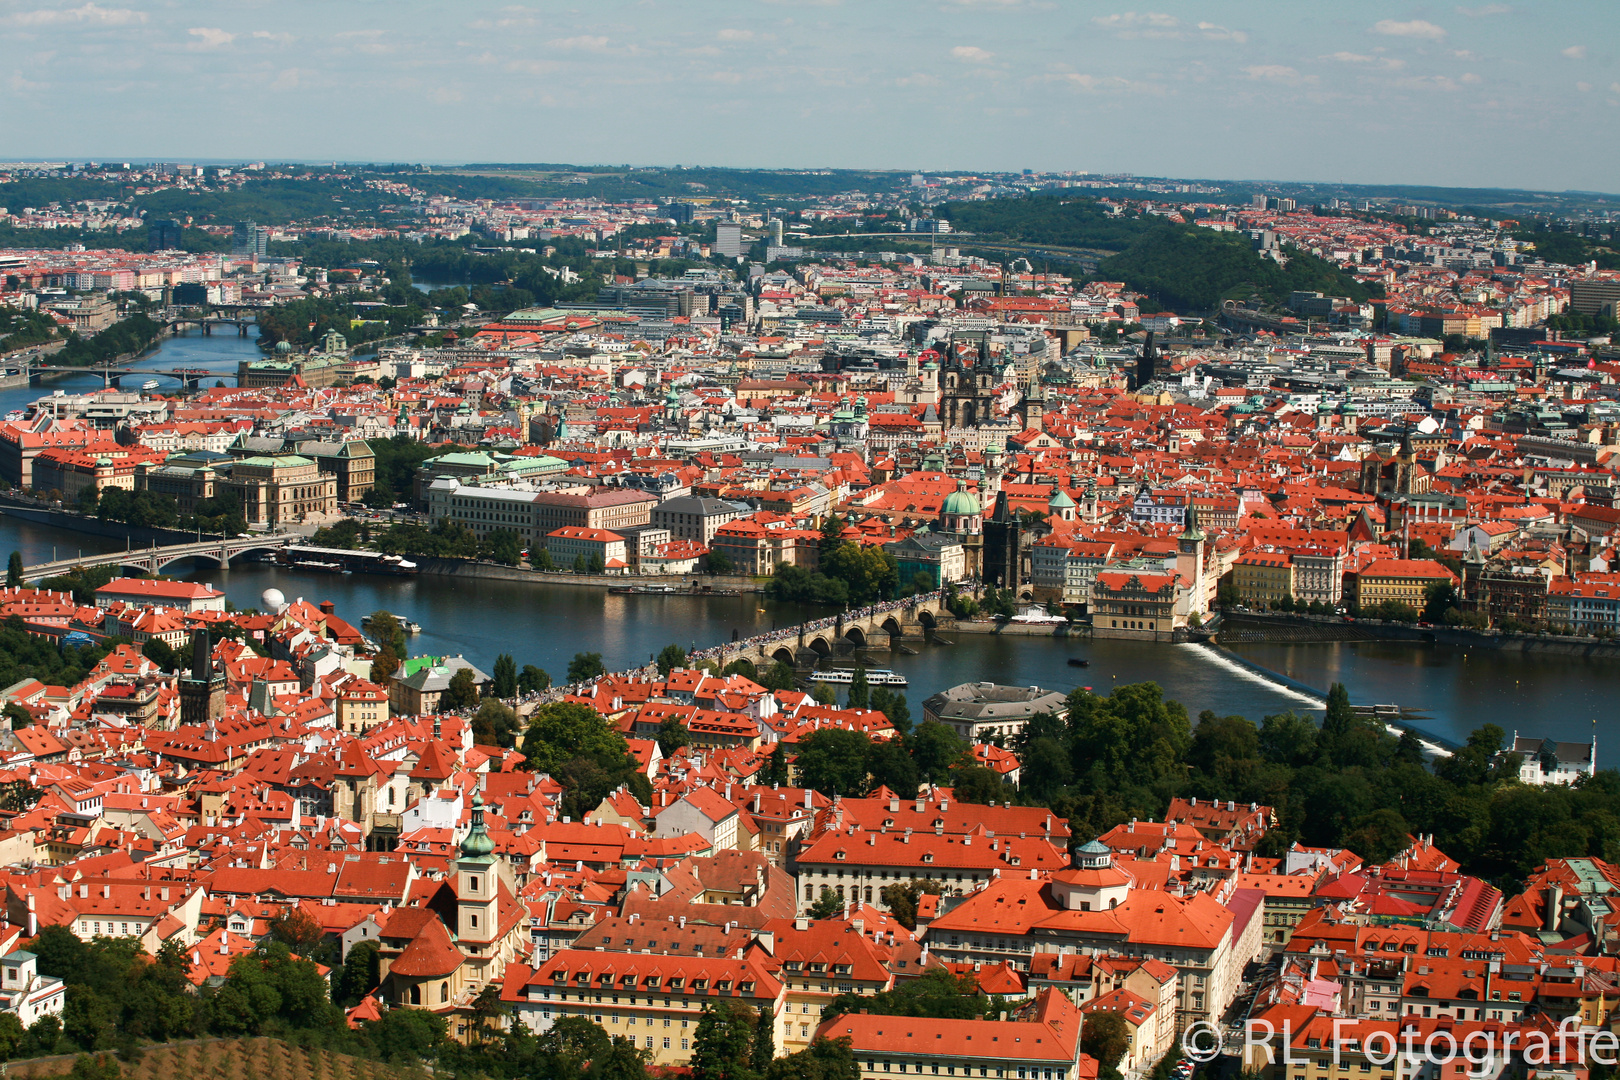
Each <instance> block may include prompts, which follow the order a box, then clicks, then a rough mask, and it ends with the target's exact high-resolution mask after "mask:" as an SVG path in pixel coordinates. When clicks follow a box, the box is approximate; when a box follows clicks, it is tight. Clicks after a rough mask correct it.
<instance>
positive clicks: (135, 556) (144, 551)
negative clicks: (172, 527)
mask: <svg viewBox="0 0 1620 1080" xmlns="http://www.w3.org/2000/svg"><path fill="white" fill-rule="evenodd" d="M300 539H302V537H298V536H293V535H291V534H286V535H270V536H253V537H247V536H242V537H230V538H226V539H214V540H199V541H197V542H196V543H194V544H169V545H167V546H165V547H157V546H152V547H146V548H130V549H129V550H127V551H114V552H111V553H110V554H107V555H91V556H89V557H88V558H86V557H83V556H80V557H78V558H73V559H57V560H56V561H54V562H48V563H40V564H38V565H37V566H25V567H23V580H25V581H41V580H43V579H45V578H48V577H55V576H56V575H58V574H66V573H69V572H71V571H73V570H81V569H82V570H88V569H89V568H90V567H93V566H117V567H127V568H130V569H134V570H144V571H146V572H147V573H148V574H161V573H162V572H163V568H164V567H166V566H168V565H169V564H170V563H173V562H178V561H180V560H181V559H211V560H213V561H214V562H216V563H218V564H219V566H220V568H221V569H227V568H229V567H230V565H231V560H232V559H233V558H235V557H237V556H239V555H245V554H247V553H248V552H250V551H280V550H281V549H282V548H284V547H286V546H287V545H288V544H290V543H292V542H293V541H295V540H300Z"/></svg>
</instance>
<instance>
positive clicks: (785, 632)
mask: <svg viewBox="0 0 1620 1080" xmlns="http://www.w3.org/2000/svg"><path fill="white" fill-rule="evenodd" d="M962 595H964V596H972V595H974V593H973V591H971V590H963V591H962ZM950 617H951V613H950V611H949V610H947V609H946V607H945V594H944V593H943V592H931V593H922V594H919V595H917V596H908V597H906V598H905V599H903V600H887V601H884V602H883V603H880V604H873V605H872V606H871V607H866V608H858V609H856V610H854V611H850V612H846V613H844V614H841V615H831V616H828V617H827V618H824V619H815V620H812V621H811V622H807V623H800V624H799V625H797V626H789V627H785V628H783V629H781V630H773V631H771V632H770V633H769V634H760V635H758V636H756V637H751V638H743V639H742V640H740V641H732V642H728V643H727V644H725V645H720V646H717V647H715V648H712V649H705V650H703V651H702V652H700V653H697V654H694V659H710V658H712V659H715V660H718V661H720V663H721V664H722V665H725V664H729V663H731V662H732V661H733V660H748V661H749V662H751V663H752V664H753V665H754V666H755V667H758V668H766V667H769V666H770V665H771V664H773V663H775V662H776V661H778V660H781V661H782V662H783V663H785V664H787V665H789V666H790V667H791V666H794V665H797V664H801V663H802V664H810V663H813V662H814V661H816V660H819V659H820V658H821V657H824V656H832V655H835V654H837V653H839V652H841V651H842V652H847V651H849V650H851V649H866V648H888V647H889V646H890V645H891V644H894V643H897V642H898V641H899V640H900V639H901V638H904V637H921V636H922V635H923V634H925V633H926V632H927V631H929V630H932V629H934V627H935V626H937V625H938V624H939V622H940V620H941V619H949V618H950Z"/></svg>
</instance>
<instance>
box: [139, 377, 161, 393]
mask: <svg viewBox="0 0 1620 1080" xmlns="http://www.w3.org/2000/svg"><path fill="white" fill-rule="evenodd" d="M160 385H161V384H160V383H159V382H158V381H157V380H156V379H147V380H146V381H145V382H143V383H141V389H142V390H156V389H157V388H158V386H160Z"/></svg>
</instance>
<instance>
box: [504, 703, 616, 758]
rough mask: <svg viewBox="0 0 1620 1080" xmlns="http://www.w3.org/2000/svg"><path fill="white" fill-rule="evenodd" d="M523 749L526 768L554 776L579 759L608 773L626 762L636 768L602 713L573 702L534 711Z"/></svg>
mask: <svg viewBox="0 0 1620 1080" xmlns="http://www.w3.org/2000/svg"><path fill="white" fill-rule="evenodd" d="M521 749H522V752H523V755H524V757H525V758H527V759H528V760H527V761H526V762H525V767H526V768H530V769H533V770H534V771H536V772H546V773H551V774H552V775H553V776H556V775H558V773H559V772H560V771H561V770H562V768H563V766H564V765H566V764H567V763H568V762H570V761H572V760H574V759H576V758H586V759H589V760H591V761H593V762H595V763H596V764H597V765H598V766H599V767H601V768H603V769H608V770H611V769H617V768H620V767H623V766H624V764H625V763H626V762H629V763H630V765H631V767H632V768H634V761H635V759H634V758H631V757H630V747H629V744H628V743H626V742H625V741H624V736H623V735H620V734H619V733H618V732H617V731H614V730H613V729H612V728H611V727H609V726H608V722H607V721H606V720H604V719H603V718H602V714H601V713H599V712H597V711H596V710H595V709H593V708H591V707H590V706H589V705H581V704H579V703H578V702H574V701H553V702H548V703H547V704H545V705H541V706H540V707H539V708H537V709H535V710H534V712H533V713H532V714H531V715H530V716H529V727H528V730H527V731H526V732H525V733H524V735H523V745H522V747H521Z"/></svg>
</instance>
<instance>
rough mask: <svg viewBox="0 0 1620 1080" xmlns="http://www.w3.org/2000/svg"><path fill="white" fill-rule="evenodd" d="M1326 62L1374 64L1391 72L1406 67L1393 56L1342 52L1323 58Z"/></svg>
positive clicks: (1402, 61)
mask: <svg viewBox="0 0 1620 1080" xmlns="http://www.w3.org/2000/svg"><path fill="white" fill-rule="evenodd" d="M1324 59H1328V60H1337V61H1338V62H1339V63H1341V64H1376V65H1378V66H1379V67H1381V68H1387V69H1389V70H1391V71H1395V70H1398V69H1400V68H1403V67H1405V66H1406V61H1405V60H1397V59H1395V58H1394V57H1393V56H1368V55H1367V54H1366V53H1353V52H1345V51H1343V50H1341V51H1339V52H1336V53H1333V54H1332V55H1330V56H1327V57H1325V58H1324Z"/></svg>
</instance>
